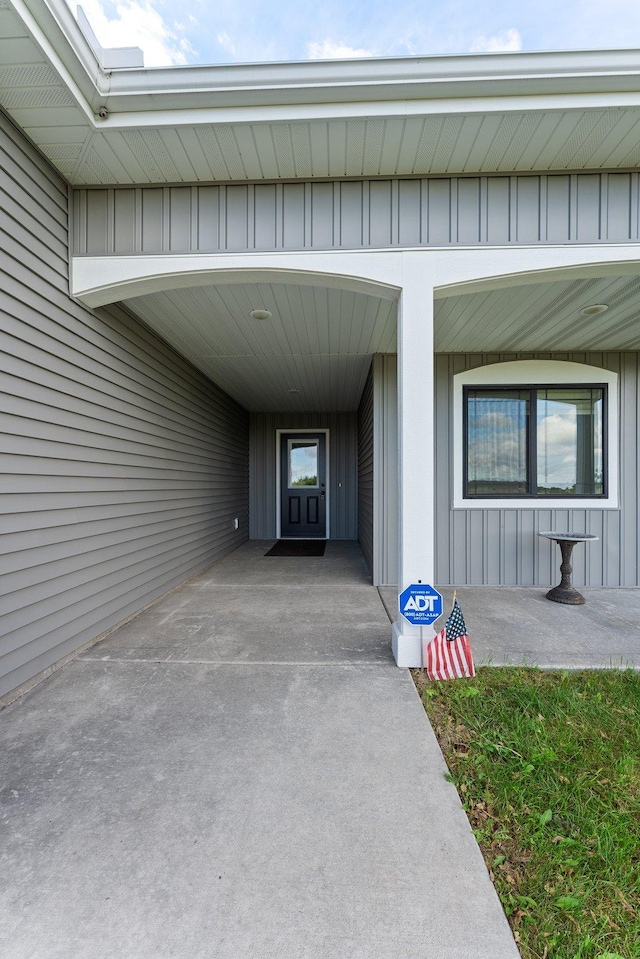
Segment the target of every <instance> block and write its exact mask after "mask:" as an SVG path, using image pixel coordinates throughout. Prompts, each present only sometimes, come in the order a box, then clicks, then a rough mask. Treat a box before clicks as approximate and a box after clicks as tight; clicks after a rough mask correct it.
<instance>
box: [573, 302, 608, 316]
mask: <svg viewBox="0 0 640 959" xmlns="http://www.w3.org/2000/svg"><path fill="white" fill-rule="evenodd" d="M608 309H609V307H608V306H607V304H606V303H594V304H593V305H592V306H585V308H584V309H583V310H580V312H581V313H582V315H583V316H598V314H599V313H606V312H607V310H608Z"/></svg>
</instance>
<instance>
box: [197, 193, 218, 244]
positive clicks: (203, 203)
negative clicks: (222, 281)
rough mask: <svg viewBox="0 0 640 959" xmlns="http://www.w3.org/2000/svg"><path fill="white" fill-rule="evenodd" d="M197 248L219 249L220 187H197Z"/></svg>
mask: <svg viewBox="0 0 640 959" xmlns="http://www.w3.org/2000/svg"><path fill="white" fill-rule="evenodd" d="M198 249H199V250H201V251H202V252H203V253H205V252H206V253H214V252H216V251H217V250H219V249H220V187H217V186H207V187H200V188H199V189H198Z"/></svg>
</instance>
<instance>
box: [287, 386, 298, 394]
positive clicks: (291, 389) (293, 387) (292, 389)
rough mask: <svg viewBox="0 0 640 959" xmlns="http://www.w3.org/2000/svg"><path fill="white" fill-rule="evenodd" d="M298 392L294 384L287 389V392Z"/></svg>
mask: <svg viewBox="0 0 640 959" xmlns="http://www.w3.org/2000/svg"><path fill="white" fill-rule="evenodd" d="M299 392H300V390H297V389H296V388H295V386H292V387H291V388H290V389H288V390H287V393H299Z"/></svg>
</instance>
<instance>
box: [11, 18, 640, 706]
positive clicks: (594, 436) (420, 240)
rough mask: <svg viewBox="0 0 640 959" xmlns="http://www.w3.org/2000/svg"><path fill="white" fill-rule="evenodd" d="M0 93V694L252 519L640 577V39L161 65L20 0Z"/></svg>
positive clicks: (388, 561) (471, 555) (519, 572)
mask: <svg viewBox="0 0 640 959" xmlns="http://www.w3.org/2000/svg"><path fill="white" fill-rule="evenodd" d="M0 107H1V108H2V112H1V113H0V173H1V178H0V199H1V204H2V220H1V221H0V230H1V250H0V255H1V261H0V270H1V271H2V284H1V286H0V325H1V329H0V335H1V336H2V349H3V366H2V380H3V407H2V420H3V427H2V431H3V452H2V456H3V467H2V484H3V490H2V498H3V503H4V508H3V513H4V520H3V527H2V533H1V537H2V541H3V548H2V564H3V567H2V571H1V572H2V577H1V579H0V590H1V593H0V595H1V596H2V599H1V600H0V611H1V614H2V615H1V620H0V634H1V635H2V639H1V640H0V677H1V679H0V696H5V697H9V696H11V695H13V694H14V692H15V690H17V689H21V688H24V686H25V684H28V683H30V682H32V681H34V679H37V678H38V677H41V676H43V675H46V673H47V671H48V670H51V669H52V668H55V667H56V666H57V665H58V664H60V663H61V662H64V661H65V658H67V657H69V656H70V655H73V654H74V653H75V651H77V650H78V649H79V648H82V647H83V646H85V645H87V644H89V643H91V642H93V641H94V640H95V639H96V637H98V636H101V635H103V634H104V633H105V632H106V631H108V630H109V629H111V628H113V627H114V626H115V625H116V624H118V623H120V622H122V621H123V620H124V619H126V618H127V617H129V616H131V615H133V614H134V613H135V612H136V611H138V610H139V609H141V608H143V607H144V606H145V605H146V604H148V603H149V602H151V601H153V600H154V599H155V598H157V597H158V596H160V595H162V594H163V593H164V592H166V591H167V590H168V589H171V588H172V587H174V586H175V585H177V584H179V583H180V582H182V581H184V580H185V579H187V578H188V577H190V576H192V575H194V574H195V573H197V572H198V571H199V570H201V569H203V568H204V567H206V566H207V565H209V564H210V563H212V562H213V561H215V560H216V559H218V558H220V557H222V556H224V555H225V554H226V553H227V552H229V551H231V550H233V549H235V548H236V547H237V546H239V545H240V544H241V543H243V542H244V541H245V540H247V539H249V538H252V539H272V538H275V537H280V536H296V535H303V536H307V537H309V536H319V537H327V538H333V539H353V540H356V539H357V540H359V541H360V543H361V545H362V549H363V552H364V555H365V557H366V560H367V563H368V564H369V567H370V570H371V575H372V581H373V583H374V584H376V585H383V584H396V583H397V584H398V585H399V587H400V588H401V589H402V588H403V587H404V586H406V585H408V584H409V583H412V582H416V581H418V580H421V581H422V582H425V583H437V584H442V585H445V584H454V585H459V586H462V585H465V584H472V585H505V586H508V585H519V586H548V585H551V584H552V583H553V582H554V581H555V580H556V576H557V557H556V556H555V553H554V549H555V547H554V546H553V545H552V544H551V543H549V542H548V541H547V540H544V539H541V538H540V537H538V535H537V533H538V532H540V531H543V530H549V529H570V530H574V531H577V532H589V533H595V534H597V535H598V537H599V539H598V540H597V542H594V543H592V544H590V546H589V548H588V549H587V550H582V551H581V552H580V553H578V552H577V553H576V556H575V564H576V565H575V570H574V582H575V583H576V585H578V586H579V585H591V586H600V585H602V586H609V587H616V586H633V587H637V586H638V585H640V584H639V579H638V576H639V573H638V557H639V553H640V536H639V533H640V527H639V522H638V481H639V463H640V451H639V449H638V422H637V420H638V415H639V410H640V403H639V395H640V391H639V387H640V365H639V358H640V324H639V322H638V310H639V308H640V275H639V274H640V234H639V228H640V227H639V212H640V189H639V186H640V180H639V171H638V166H639V162H640V52H638V51H624V50H617V51H594V52H588V53H581V52H574V53H551V54H548V53H542V54H512V53H509V54H487V55H473V56H460V57H433V58H429V57H427V58H403V59H384V60H357V61H326V62H307V63H284V64H259V65H252V66H244V65H234V66H221V67H207V68H202V67H180V68H167V69H156V70H145V69H144V68H143V66H142V64H141V58H140V53H139V51H136V50H115V51H114V50H102V49H101V48H100V47H99V46H98V44H97V42H96V41H95V38H94V37H93V36H92V34H91V31H90V29H89V28H88V26H87V25H86V24H83V29H81V28H80V26H79V25H78V23H76V21H75V20H74V19H73V18H72V16H71V15H70V13H69V11H68V8H67V7H66V5H65V3H64V0H48V2H45V0H0ZM419 639H420V636H419V629H418V627H414V626H411V625H410V624H409V623H407V622H402V623H399V624H396V625H395V626H394V627H393V636H392V645H393V650H394V654H395V656H396V661H397V662H398V664H399V665H401V666H412V665H418V664H419V662H420V647H419Z"/></svg>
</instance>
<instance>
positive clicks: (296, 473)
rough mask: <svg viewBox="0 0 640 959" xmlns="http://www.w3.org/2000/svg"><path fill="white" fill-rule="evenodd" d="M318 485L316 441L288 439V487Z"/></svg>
mask: <svg viewBox="0 0 640 959" xmlns="http://www.w3.org/2000/svg"><path fill="white" fill-rule="evenodd" d="M296 486H310V487H315V488H316V489H317V487H318V443H317V441H315V440H289V488H290V489H293V488H294V487H296Z"/></svg>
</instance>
